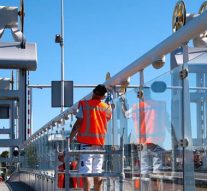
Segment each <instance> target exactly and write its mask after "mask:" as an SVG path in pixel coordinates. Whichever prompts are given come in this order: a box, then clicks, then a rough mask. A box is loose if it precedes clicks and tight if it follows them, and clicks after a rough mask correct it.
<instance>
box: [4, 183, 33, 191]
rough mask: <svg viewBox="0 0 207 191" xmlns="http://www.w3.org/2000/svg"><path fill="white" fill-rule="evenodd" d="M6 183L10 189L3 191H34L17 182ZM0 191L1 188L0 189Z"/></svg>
mask: <svg viewBox="0 0 207 191" xmlns="http://www.w3.org/2000/svg"><path fill="white" fill-rule="evenodd" d="M7 183H8V185H9V187H10V190H5V191H34V189H32V188H31V187H29V186H28V185H26V184H25V183H23V182H18V181H15V182H11V181H8V182H7ZM0 191H2V190H1V187H0ZM3 191H4V190H3Z"/></svg>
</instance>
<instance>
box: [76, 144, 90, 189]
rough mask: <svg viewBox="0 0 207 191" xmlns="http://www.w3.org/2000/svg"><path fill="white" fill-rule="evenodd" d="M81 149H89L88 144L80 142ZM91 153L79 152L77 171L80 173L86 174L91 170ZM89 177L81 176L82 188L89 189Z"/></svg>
mask: <svg viewBox="0 0 207 191" xmlns="http://www.w3.org/2000/svg"><path fill="white" fill-rule="evenodd" d="M80 149H81V150H90V145H86V144H81V145H80ZM92 160H93V158H92V155H91V154H81V155H80V161H79V172H80V173H82V174H87V173H91V172H92ZM90 186H91V185H90V178H89V177H83V190H84V191H90Z"/></svg>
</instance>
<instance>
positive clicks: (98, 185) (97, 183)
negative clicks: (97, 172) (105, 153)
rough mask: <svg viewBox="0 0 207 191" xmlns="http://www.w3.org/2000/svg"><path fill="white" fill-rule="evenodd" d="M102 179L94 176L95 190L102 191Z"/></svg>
mask: <svg viewBox="0 0 207 191" xmlns="http://www.w3.org/2000/svg"><path fill="white" fill-rule="evenodd" d="M102 181H103V180H102V178H101V177H94V191H101V186H102Z"/></svg>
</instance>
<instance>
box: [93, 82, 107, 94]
mask: <svg viewBox="0 0 207 191" xmlns="http://www.w3.org/2000/svg"><path fill="white" fill-rule="evenodd" d="M106 92H107V89H106V87H105V86H104V85H103V84H99V85H97V86H96V87H95V88H94V89H93V93H94V94H96V95H97V96H104V95H105V93H106Z"/></svg>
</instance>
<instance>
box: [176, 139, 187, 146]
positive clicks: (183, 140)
mask: <svg viewBox="0 0 207 191" xmlns="http://www.w3.org/2000/svg"><path fill="white" fill-rule="evenodd" d="M178 146H181V147H183V148H185V147H187V146H188V139H180V141H179V142H178Z"/></svg>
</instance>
